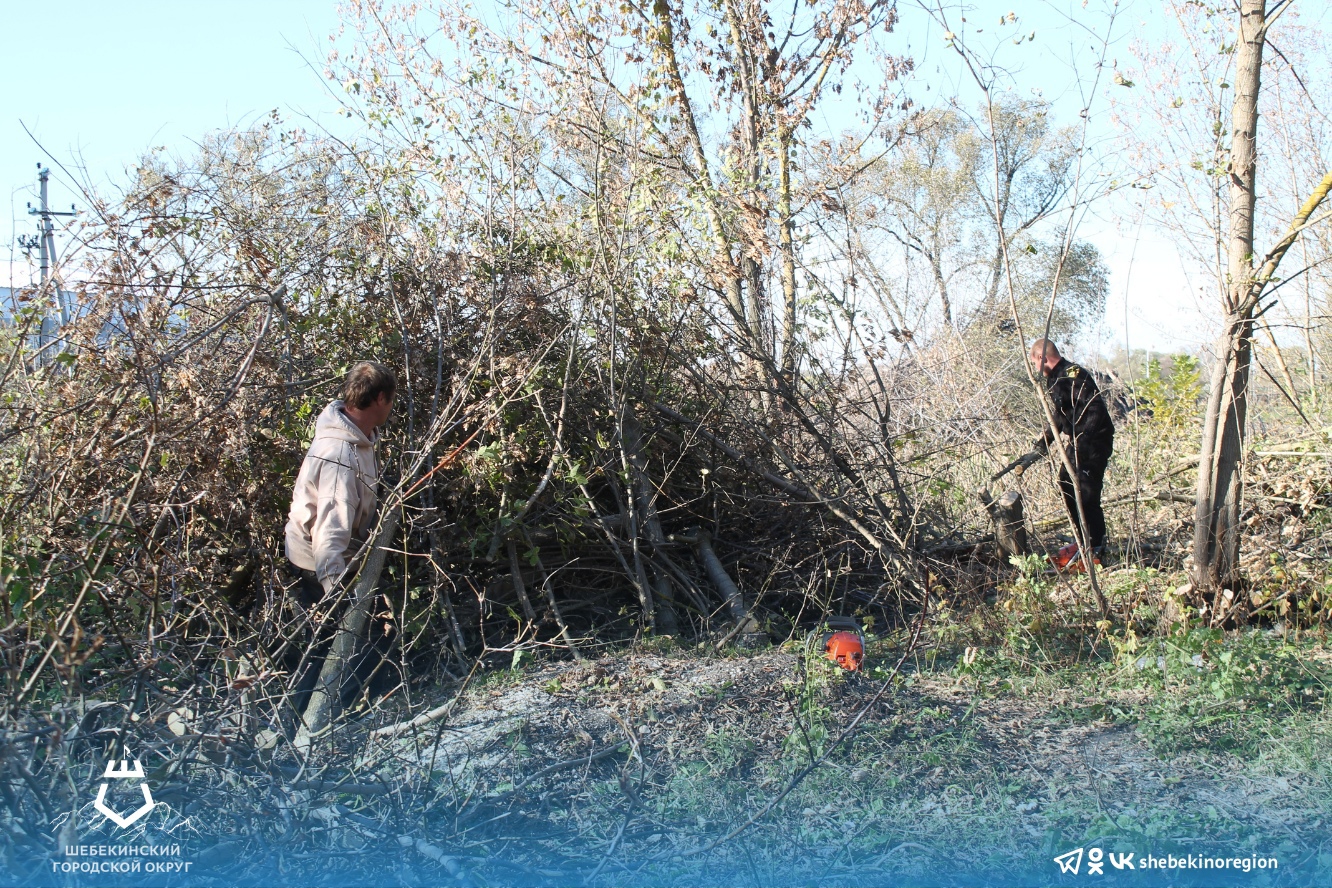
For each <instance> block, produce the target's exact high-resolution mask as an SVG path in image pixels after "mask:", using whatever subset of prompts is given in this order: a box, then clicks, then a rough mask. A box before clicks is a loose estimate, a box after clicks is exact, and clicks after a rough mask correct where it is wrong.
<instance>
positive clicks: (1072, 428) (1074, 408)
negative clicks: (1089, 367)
mask: <svg viewBox="0 0 1332 888" xmlns="http://www.w3.org/2000/svg"><path fill="white" fill-rule="evenodd" d="M1041 382H1042V383H1044V385H1045V391H1046V393H1047V394H1048V395H1049V398H1050V406H1051V407H1052V408H1053V411H1052V412H1053V413H1054V421H1055V429H1056V430H1058V431H1059V432H1060V433H1062V434H1065V435H1068V436H1069V437H1070V438H1072V439H1073V441H1074V443H1075V446H1076V450H1077V452H1078V453H1091V452H1093V451H1100V450H1109V449H1110V447H1112V446H1113V444H1114V438H1115V425H1114V423H1113V422H1111V420H1110V411H1109V410H1107V409H1106V406H1105V400H1104V399H1103V398H1102V397H1101V393H1100V391H1099V390H1098V389H1097V388H1096V382H1095V380H1093V379H1092V376H1091V374H1090V373H1088V372H1087V371H1086V370H1084V369H1083V368H1082V367H1079V366H1078V365H1077V364H1074V363H1073V362H1072V361H1069V360H1068V359H1066V358H1060V359H1059V363H1058V364H1056V365H1055V368H1054V370H1052V371H1051V372H1050V375H1049V376H1042V377H1041ZM1053 440H1054V430H1051V429H1050V428H1049V427H1048V426H1047V427H1046V429H1045V434H1044V435H1042V436H1041V437H1040V439H1038V440H1037V441H1036V449H1037V450H1038V451H1040V452H1041V453H1046V452H1048V451H1049V449H1050V442H1051V441H1053Z"/></svg>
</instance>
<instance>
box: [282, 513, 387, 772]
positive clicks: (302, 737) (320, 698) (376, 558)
mask: <svg viewBox="0 0 1332 888" xmlns="http://www.w3.org/2000/svg"><path fill="white" fill-rule="evenodd" d="M400 515H401V513H400V512H399V510H397V509H393V510H391V511H390V512H389V513H388V515H387V516H386V517H385V519H384V524H383V526H382V527H381V528H380V530H379V533H378V535H376V537H375V543H374V549H372V550H371V551H370V557H369V558H367V559H366V561H365V567H364V568H362V569H361V575H360V579H358V580H357V582H356V588H355V590H354V591H353V593H352V602H351V605H350V606H349V607H348V608H347V612H346V613H345V614H343V615H342V621H341V622H340V623H339V624H338V631H337V635H335V636H334V637H333V646H332V647H331V648H330V649H329V652H328V656H327V657H325V658H324V665H323V667H322V668H321V669H320V670H319V682H318V683H317V684H316V685H315V688H314V691H313V692H312V693H311V694H310V701H309V703H307V704H306V706H305V713H304V715H303V717H302V723H301V727H300V729H299V730H298V731H297V732H296V739H295V741H293V745H294V746H295V747H296V749H298V750H300V751H301V752H302V753H305V752H308V751H309V749H310V745H311V742H312V741H313V739H314V737H315V736H316V735H318V734H319V732H320V731H323V730H324V729H325V728H327V727H328V726H329V724H330V723H331V722H332V721H333V719H334V718H336V717H337V714H338V709H339V708H340V706H341V701H342V684H343V681H344V680H345V679H346V674H347V667H348V665H349V664H350V663H351V659H352V654H353V652H354V651H355V649H356V642H357V641H358V640H359V639H362V638H364V637H365V635H366V627H367V626H368V625H369V623H370V610H371V608H372V607H373V605H374V602H375V590H376V588H377V587H378V586H379V575H380V574H381V573H382V572H383V570H384V561H385V559H386V558H387V557H388V546H389V543H391V542H392V541H393V535H394V534H395V533H397V531H398V519H399V517H400Z"/></svg>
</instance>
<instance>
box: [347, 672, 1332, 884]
mask: <svg viewBox="0 0 1332 888" xmlns="http://www.w3.org/2000/svg"><path fill="white" fill-rule="evenodd" d="M801 663H802V657H801V655H800V654H798V653H795V652H790V651H767V652H759V653H750V654H739V655H736V656H732V657H718V656H705V655H699V656H664V655H654V654H650V653H641V654H623V655H617V656H610V657H605V658H602V659H599V660H595V661H584V662H567V663H558V664H551V665H547V666H545V667H542V668H537V669H533V670H528V671H526V672H524V673H521V674H520V673H513V674H507V675H502V676H499V677H492V678H491V679H489V680H487V682H486V683H484V684H482V685H480V686H476V687H472V688H469V689H468V690H467V691H466V692H465V693H464V694H463V695H462V696H461V698H460V699H459V701H458V704H457V705H456V706H455V708H454V709H453V711H452V712H451V713H450V714H449V716H448V717H447V718H446V719H443V720H441V721H439V722H437V723H434V724H431V725H427V726H424V727H422V728H418V729H415V730H413V731H411V732H408V733H405V734H403V735H401V736H398V737H396V738H392V739H389V740H385V741H382V742H381V743H380V744H379V745H378V746H376V747H375V751H374V752H373V753H372V758H373V759H375V760H376V761H377V763H378V764H377V765H376V766H377V767H379V768H381V770H383V769H387V770H390V771H392V772H394V773H398V774H400V775H403V776H408V775H417V776H422V777H423V776H424V775H427V774H428V775H430V777H432V778H433V779H434V780H436V781H439V782H440V784H441V785H443V786H447V787H448V791H447V794H448V796H449V797H450V798H451V799H453V800H455V804H451V805H448V806H446V807H447V808H448V814H447V815H446V819H447V820H449V821H451V826H452V827H453V828H455V829H457V830H459V831H460V832H459V834H460V835H462V836H469V835H470V836H474V837H475V838H476V839H477V840H478V841H480V840H483V839H484V841H485V843H486V846H487V847H488V848H490V849H492V850H495V849H497V848H498V851H499V853H501V854H502V855H509V856H510V857H511V858H513V857H514V856H515V855H516V856H518V857H522V858H523V859H525V860H527V861H528V865H529V866H531V867H533V871H541V869H540V868H541V866H542V864H541V863H540V861H539V858H540V855H539V854H537V853H536V852H535V851H534V848H535V847H536V846H535V845H534V844H533V843H532V841H531V840H532V838H533V837H534V836H536V837H537V838H538V839H539V840H541V841H544V842H545V846H544V847H546V849H547V850H548V851H553V850H554V849H558V856H559V857H560V859H561V860H563V861H565V862H575V863H581V864H582V865H583V866H584V867H586V866H587V865H590V864H591V863H593V862H596V861H597V859H598V855H600V866H599V868H598V873H599V874H600V876H601V877H602V878H603V879H609V880H610V881H611V882H614V881H615V880H616V879H625V880H630V881H632V877H633V876H634V875H635V874H636V873H639V872H640V871H641V869H642V867H643V866H644V865H645V862H656V863H662V864H664V865H667V866H669V865H671V864H675V865H677V866H687V865H688V864H689V862H690V861H691V860H692V859H694V857H695V856H697V855H699V854H705V855H706V856H709V859H716V860H719V861H721V863H719V864H718V865H724V864H725V862H726V861H728V860H729V861H730V862H731V863H735V859H736V858H737V857H738V856H743V854H744V853H750V854H752V853H753V849H755V848H760V849H764V850H765V852H771V851H772V849H774V848H778V849H783V850H784V851H787V852H789V855H790V857H791V859H792V860H801V861H804V862H805V863H809V862H810V861H811V860H813V859H814V858H815V857H817V858H818V860H819V867H820V868H821V869H820V872H824V873H834V874H836V873H840V874H842V875H843V876H846V877H847V878H850V879H851V881H855V879H854V874H855V873H856V872H860V871H863V867H864V866H865V865H866V862H867V861H868V862H869V863H870V864H874V865H880V866H881V865H888V864H889V863H891V865H892V866H893V867H895V868H897V869H899V870H900V871H902V872H906V873H913V872H914V873H919V874H924V873H927V872H932V873H936V874H937V873H939V872H942V871H950V872H957V871H960V870H967V869H975V868H978V867H984V866H993V865H994V861H995V858H996V855H998V856H999V857H1006V858H1009V859H1010V862H1011V864H1012V865H1013V866H1019V865H1024V864H1028V863H1030V862H1031V861H1034V860H1047V859H1048V857H1047V855H1051V854H1054V853H1060V851H1062V850H1064V849H1065V847H1066V846H1070V847H1071V843H1077V842H1082V841H1084V840H1088V839H1100V840H1101V841H1102V842H1103V843H1104V844H1106V846H1107V847H1115V846H1116V843H1117V844H1118V846H1119V847H1124V848H1139V849H1144V848H1145V846H1147V845H1151V846H1153V847H1159V846H1160V845H1161V843H1166V844H1168V845H1170V847H1183V848H1187V847H1190V846H1195V847H1198V848H1202V847H1212V846H1214V845H1216V844H1217V843H1228V844H1229V845H1230V846H1235V845H1236V844H1238V845H1240V846H1242V847H1246V848H1252V849H1254V850H1256V851H1259V852H1261V851H1264V850H1267V851H1271V852H1272V853H1276V852H1277V850H1278V849H1275V848H1268V849H1264V848H1260V847H1258V846H1257V845H1255V842H1259V843H1261V842H1263V841H1266V842H1268V843H1270V842H1271V841H1272V837H1274V836H1276V837H1280V840H1281V841H1280V844H1281V848H1280V853H1282V854H1284V855H1287V856H1288V857H1299V858H1300V859H1301V860H1305V861H1309V860H1316V859H1317V858H1318V856H1319V855H1320V854H1325V853H1326V850H1325V848H1324V847H1323V846H1324V842H1325V841H1326V835H1327V832H1328V831H1327V829H1326V826H1325V824H1326V823H1327V822H1328V820H1327V818H1328V814H1329V811H1328V801H1327V800H1328V793H1327V785H1326V781H1325V780H1324V778H1323V777H1321V776H1320V775H1317V774H1312V773H1308V772H1303V771H1300V770H1299V769H1296V768H1291V767H1288V766H1287V767H1283V766H1281V765H1280V764H1279V763H1278V759H1277V758H1274V757H1270V756H1265V755H1259V756H1255V757H1251V758H1249V759H1247V760H1246V759H1243V758H1241V757H1239V756H1236V755H1233V754H1229V753H1223V752H1216V751H1211V750H1195V751H1191V752H1188V753H1186V754H1179V755H1175V756H1173V757H1169V758H1166V757H1162V756H1159V755H1157V754H1156V753H1155V752H1154V751H1153V749H1152V746H1151V744H1150V743H1148V742H1147V741H1146V740H1145V739H1144V738H1143V737H1141V736H1140V735H1139V733H1138V731H1137V730H1136V729H1135V727H1134V726H1133V725H1132V724H1131V723H1130V722H1126V720H1125V719H1124V718H1123V717H1122V713H1123V712H1126V711H1128V710H1129V709H1130V708H1131V707H1132V705H1133V703H1134V702H1135V701H1134V700H1133V699H1132V697H1133V694H1132V693H1129V692H1122V693H1119V694H1117V695H1116V696H1114V697H1107V698H1106V699H1103V700H1099V701H1093V705H1091V706H1087V705H1085V704H1086V703H1087V701H1085V700H1081V699H1080V698H1079V695H1078V694H1077V693H1076V692H1074V691H1072V690H1071V689H1070V690H1064V691H1060V690H1055V691H1053V692H1050V691H1048V690H1047V691H1045V692H1042V693H1040V694H1034V693H1031V694H1024V693H1022V692H1021V691H1012V690H1006V691H1003V692H998V693H996V692H993V691H991V690H985V689H983V688H981V687H980V686H979V685H978V683H977V682H975V681H971V680H969V679H967V678H966V677H956V676H954V675H951V674H949V673H946V672H933V673H931V672H922V671H916V670H915V669H913V668H912V666H913V664H911V663H910V662H908V664H907V665H906V667H905V668H904V669H903V671H902V674H901V676H900V677H899V679H898V681H897V682H895V683H894V685H893V686H892V687H890V688H889V689H888V690H887V692H886V693H884V694H883V695H882V697H881V698H880V699H879V701H878V702H877V703H874V704H873V705H872V706H871V708H870V710H869V711H868V712H867V713H866V716H865V718H864V719H863V721H862V722H861V724H860V727H859V728H858V730H857V731H856V732H855V733H854V735H852V736H850V737H849V738H847V740H846V742H845V743H843V744H842V745H841V746H840V747H839V748H838V749H837V750H836V751H835V752H834V753H833V754H832V755H831V756H829V758H828V760H827V761H826V762H824V763H823V764H821V765H820V766H819V767H818V768H817V769H816V770H815V771H814V772H813V773H812V774H811V775H809V776H808V778H806V779H805V780H804V781H803V783H802V784H801V785H800V786H799V787H798V788H797V789H796V790H795V791H793V792H792V793H791V794H790V795H789V796H788V797H787V798H786V799H785V800H784V801H782V803H781V804H779V805H777V806H776V807H775V808H774V809H773V810H772V811H771V812H770V813H769V814H767V815H766V816H765V817H763V818H761V819H760V820H759V821H758V822H756V823H754V824H753V825H752V826H751V827H749V828H747V829H746V830H745V831H744V832H743V833H742V834H741V835H740V836H738V837H736V838H734V839H730V840H728V841H726V842H722V843H721V844H717V845H715V846H714V843H716V842H717V840H718V839H720V838H721V837H723V836H724V835H726V834H727V833H728V832H730V831H732V830H734V829H735V827H737V826H739V825H741V824H743V823H745V822H746V821H748V820H749V819H750V818H752V817H753V816H754V815H755V814H756V813H758V812H760V811H762V810H763V809H764V807H765V805H767V804H768V802H770V801H771V799H772V798H773V797H774V796H776V795H777V794H778V793H779V792H780V791H782V790H783V789H784V788H785V787H786V786H787V785H789V783H790V782H791V779H792V777H793V776H794V775H795V774H797V773H798V772H799V771H800V770H801V769H802V768H803V767H804V766H805V765H806V764H808V763H809V761H810V760H811V756H812V755H817V754H818V753H819V752H821V751H822V750H824V749H826V748H827V744H828V743H829V742H830V741H831V740H832V739H833V738H835V737H836V736H837V735H838V734H839V733H840V732H841V731H842V730H843V728H844V727H845V726H846V725H847V724H849V723H850V721H851V720H852V718H853V717H854V716H855V715H856V714H857V713H858V712H859V711H860V710H861V709H862V708H864V707H866V706H867V705H870V704H871V701H872V700H873V698H874V697H875V695H876V693H877V692H878V691H879V690H880V688H881V687H882V686H883V678H882V676H883V672H880V673H879V674H878V675H877V676H876V674H875V673H874V672H873V670H870V671H869V672H867V673H866V674H860V675H853V674H849V673H840V672H838V671H836V670H827V669H819V670H815V671H814V672H815V674H814V675H812V676H811V675H806V674H805V673H804V671H803V670H802V668H801ZM888 668H891V664H888ZM1116 713H1119V714H1120V715H1117V714H1116ZM367 764H369V762H367ZM537 844H540V841H539V842H538V843H537ZM798 849H803V850H798ZM811 849H813V850H812V851H811ZM811 854H812V855H813V856H812V857H811ZM728 855H729V856H728ZM779 858H781V854H780V853H778V854H776V855H773V854H771V853H769V854H768V858H767V859H779ZM617 873H618V875H616V874H617ZM755 877H756V878H758V879H759V881H760V882H763V881H764V878H763V876H762V874H756V876H755ZM769 881H772V883H774V884H776V883H780V882H781V881H782V879H781V877H780V875H774V876H772V878H771V879H769Z"/></svg>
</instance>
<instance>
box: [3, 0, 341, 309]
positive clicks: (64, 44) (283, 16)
mask: <svg viewBox="0 0 1332 888" xmlns="http://www.w3.org/2000/svg"><path fill="white" fill-rule="evenodd" d="M0 10H2V13H0V22H3V27H0V83H3V84H4V89H5V92H4V96H3V98H2V99H0V187H2V188H3V198H4V208H3V210H0V218H2V219H3V221H2V222H0V250H3V255H2V256H0V261H2V262H4V263H5V264H4V265H0V269H3V268H8V261H9V260H10V259H11V258H14V259H18V260H19V267H18V268H17V269H15V272H14V277H15V278H16V280H15V283H18V284H26V283H27V280H26V275H27V272H26V270H25V267H24V265H23V263H22V254H21V253H11V250H12V249H13V247H12V244H13V241H14V234H15V231H16V230H17V232H19V233H28V232H31V231H34V230H35V227H34V225H33V220H32V219H31V218H30V217H29V216H28V215H27V211H26V207H25V204H26V203H27V202H28V201H30V200H32V201H34V202H35V199H36V187H37V176H36V173H37V163H38V161H41V162H43V163H45V164H48V165H50V166H51V168H52V188H51V199H52V202H53V203H55V204H57V205H58V208H60V209H68V208H69V204H70V203H71V202H78V197H77V193H76V192H75V191H74V190H73V189H72V188H71V187H70V184H69V178H68V176H66V174H65V173H64V172H62V171H61V170H60V169H59V168H58V167H57V166H56V164H54V163H52V162H51V160H50V158H48V156H47V154H46V153H44V152H43V150H42V149H45V151H46V152H49V153H50V154H51V155H53V156H54V157H55V158H57V159H58V160H59V161H60V162H61V163H63V164H65V166H66V167H68V168H73V167H75V166H77V165H79V164H82V165H83V166H84V168H85V170H86V173H87V175H88V177H89V178H90V179H91V181H92V182H93V183H94V184H95V185H98V186H104V185H106V184H108V183H111V182H116V181H121V180H122V179H123V171H124V170H126V169H133V168H134V166H135V165H136V161H137V159H138V158H139V157H140V156H141V155H142V154H143V153H144V152H145V151H146V150H148V149H149V148H151V147H153V146H159V145H160V146H165V147H166V148H167V150H168V151H169V152H172V153H176V152H179V153H188V152H189V150H190V147H191V145H192V143H193V142H194V141H195V140H197V139H198V138H199V137H200V136H202V135H203V134H205V133H207V132H209V131H210V130H215V129H219V128H225V127H229V126H237V125H243V124H245V123H246V122H247V121H252V120H254V119H255V118H256V117H258V116H262V115H264V114H267V113H268V112H269V111H271V110H272V109H274V108H277V109H279V110H280V111H281V112H282V113H283V114H284V115H287V116H298V115H302V114H305V115H309V116H310V117H311V118H313V120H314V121H315V122H317V123H320V124H325V125H327V124H332V123H333V121H334V120H335V118H334V116H333V114H332V109H333V108H334V107H336V106H335V103H334V101H333V99H332V98H331V97H330V96H329V94H328V91H327V88H326V86H325V82H324V81H323V79H322V77H321V76H320V75H319V73H318V72H320V71H322V70H323V63H324V54H325V52H326V50H327V46H328V42H327V38H328V35H329V34H331V33H333V32H334V31H335V30H336V29H337V25H338V16H337V4H336V0H267V2H259V0H225V2H221V0H213V2H202V0H175V2H162V0H111V2H108V0H100V2H91V0H62V2H60V3H37V2H28V0H0ZM302 55H304V57H305V59H309V60H310V65H313V66H314V70H311V67H310V65H307V62H306V61H305V60H304V59H302ZM22 124H26V125H27V127H28V129H29V130H31V131H32V134H33V135H34V136H36V138H37V139H38V140H39V141H40V143H41V146H40V147H39V146H38V145H37V144H36V143H35V142H34V141H33V139H32V138H31V137H29V135H28V134H27V133H25V132H24V129H23V126H22ZM16 226H17V229H16ZM3 277H5V278H9V277H10V276H9V275H8V274H5V275H3ZM9 283H10V281H9V280H8V279H6V280H0V286H6V285H8V284H9Z"/></svg>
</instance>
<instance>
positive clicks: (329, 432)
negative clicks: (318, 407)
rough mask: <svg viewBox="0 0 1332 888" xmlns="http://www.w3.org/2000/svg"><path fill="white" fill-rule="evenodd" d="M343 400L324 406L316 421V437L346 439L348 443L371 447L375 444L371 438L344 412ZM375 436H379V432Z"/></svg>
mask: <svg viewBox="0 0 1332 888" xmlns="http://www.w3.org/2000/svg"><path fill="white" fill-rule="evenodd" d="M342 407H343V402H342V401H340V400H339V401H334V402H333V403H331V404H329V405H328V406H327V407H325V408H324V412H323V413H321V414H319V419H317V420H316V421H315V439H316V440H318V439H320V438H331V439H333V440H335V441H346V442H347V443H348V444H354V445H356V446H357V447H370V446H371V445H372V444H374V442H373V441H371V440H370V439H369V438H367V437H366V436H365V432H362V431H361V430H360V429H359V428H358V427H357V425H356V423H354V422H352V421H351V417H350V416H348V415H347V414H345V413H343V412H342ZM375 437H376V438H377V437H379V435H378V434H376V435H375Z"/></svg>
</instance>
